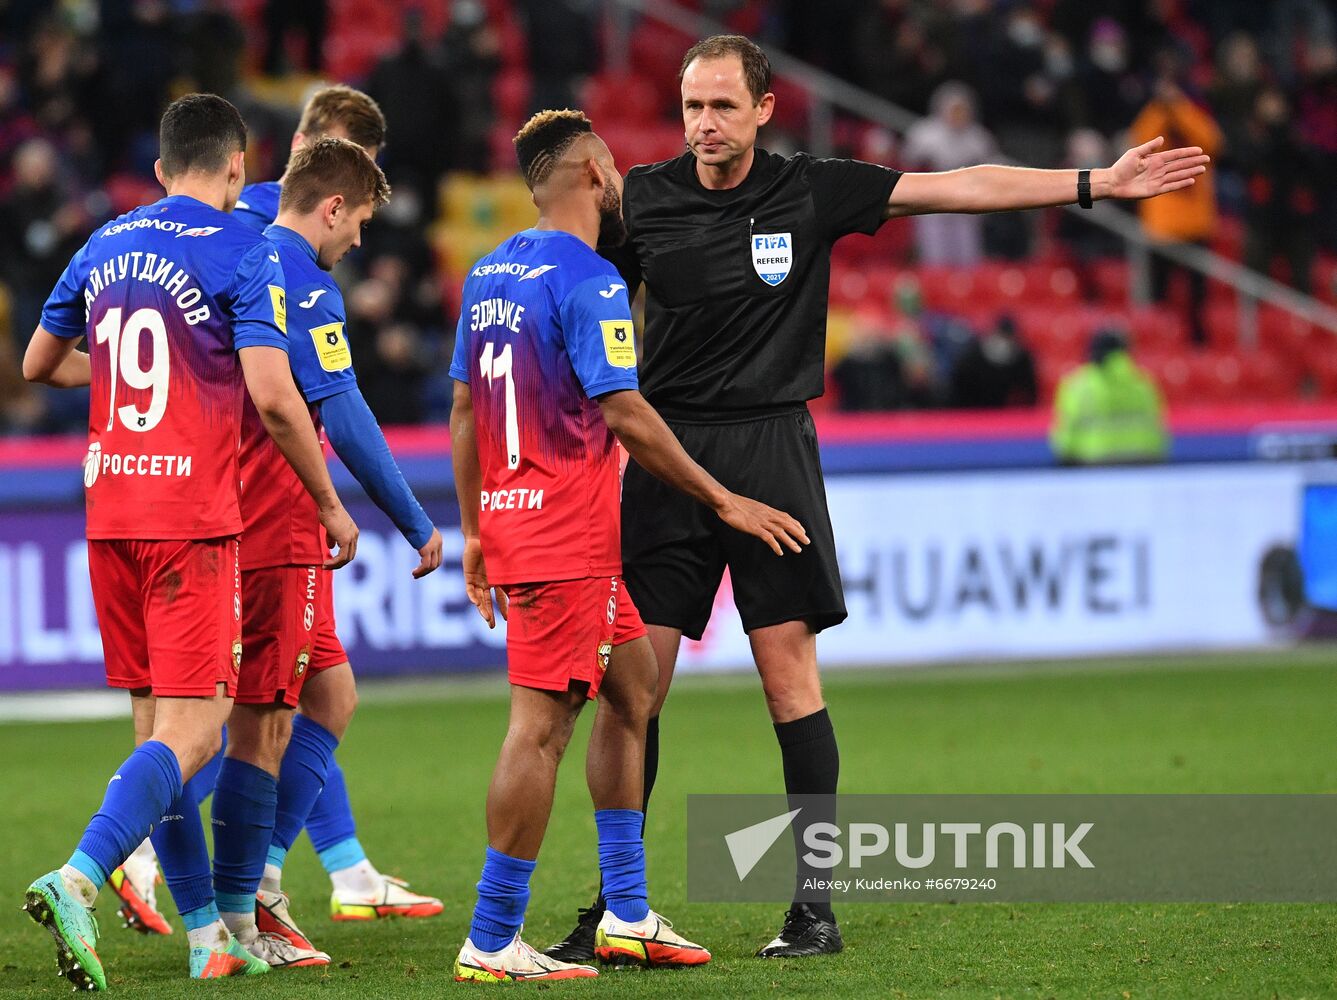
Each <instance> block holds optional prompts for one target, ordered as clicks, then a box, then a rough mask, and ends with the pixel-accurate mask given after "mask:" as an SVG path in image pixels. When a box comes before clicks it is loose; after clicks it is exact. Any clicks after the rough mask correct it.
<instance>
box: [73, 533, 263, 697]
mask: <svg viewBox="0 0 1337 1000" xmlns="http://www.w3.org/2000/svg"><path fill="white" fill-rule="evenodd" d="M238 553H239V549H238V546H237V539H236V537H235V536H233V537H230V538H208V539H184V540H172V541H142V540H138V539H113V540H104V539H93V540H90V541H89V543H88V577H89V580H90V581H91V583H92V585H93V606H94V607H95V608H96V609H97V617H98V625H99V628H100V629H101V632H102V652H103V659H104V661H105V662H106V667H107V684H108V685H109V686H111V687H116V688H130V689H132V690H133V689H136V688H152V689H153V693H154V694H155V695H157V696H159V697H165V698H201V697H212V696H213V695H214V694H216V693H217V690H218V685H219V684H226V685H227V693H228V694H229V695H232V694H234V693H235V692H236V689H237V669H238V665H239V664H240V662H241V652H242V645H241V570H240V568H239V567H240V563H239V562H238Z"/></svg>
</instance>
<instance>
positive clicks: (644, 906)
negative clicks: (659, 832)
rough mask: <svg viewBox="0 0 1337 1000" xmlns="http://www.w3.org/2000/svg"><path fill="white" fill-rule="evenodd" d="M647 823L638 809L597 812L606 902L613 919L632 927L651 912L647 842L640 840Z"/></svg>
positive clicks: (599, 810)
mask: <svg viewBox="0 0 1337 1000" xmlns="http://www.w3.org/2000/svg"><path fill="white" fill-rule="evenodd" d="M644 819H645V814H644V813H643V812H641V811H640V810H639V809H596V810H595V811H594V825H595V826H596V827H597V828H598V830H599V874H600V876H601V877H602V879H603V897H604V900H605V901H606V902H607V904H608V908H609V909H610V910H612V911H613V916H615V917H617V918H618V919H619V920H625V921H627V922H628V923H633V924H634V923H636V922H638V921H641V920H644V919H645V915H646V914H647V913H649V912H650V904H649V903H648V902H647V901H646V889H645V841H644V840H642V839H641V827H642V825H643V824H644Z"/></svg>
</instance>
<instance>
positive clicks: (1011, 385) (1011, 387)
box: [950, 315, 1039, 410]
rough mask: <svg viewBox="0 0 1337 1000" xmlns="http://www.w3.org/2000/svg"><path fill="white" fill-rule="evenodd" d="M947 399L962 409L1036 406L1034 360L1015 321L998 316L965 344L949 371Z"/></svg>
mask: <svg viewBox="0 0 1337 1000" xmlns="http://www.w3.org/2000/svg"><path fill="white" fill-rule="evenodd" d="M950 398H951V405H952V406H956V407H960V408H961V409H965V410H1001V409H1004V408H1006V407H1011V406H1034V405H1035V403H1036V400H1037V399H1038V398H1039V393H1038V391H1037V389H1036V381H1035V358H1034V356H1033V355H1032V354H1031V352H1030V349H1029V348H1028V347H1027V346H1026V345H1025V344H1023V343H1022V342H1021V336H1020V334H1019V333H1018V331H1017V321H1016V320H1015V319H1013V318H1012V317H1011V316H1007V315H1003V316H1000V317H998V320H997V322H996V323H995V324H994V326H993V328H992V329H991V330H988V331H987V332H985V333H984V334H982V335H981V336H979V337H976V338H974V339H973V340H971V341H970V342H969V343H967V344H966V346H965V348H964V349H963V350H962V352H961V354H960V356H958V357H957V359H956V367H955V368H953V369H952V386H951V397H950Z"/></svg>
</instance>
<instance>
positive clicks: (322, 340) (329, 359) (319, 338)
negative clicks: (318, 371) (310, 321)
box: [309, 323, 353, 372]
mask: <svg viewBox="0 0 1337 1000" xmlns="http://www.w3.org/2000/svg"><path fill="white" fill-rule="evenodd" d="M309 332H310V334H311V341H312V343H314V344H315V345H316V357H318V358H320V367H322V368H324V369H325V370H326V371H327V372H341V371H343V370H344V369H345V368H349V367H352V364H353V355H352V352H350V351H349V350H348V341H347V340H346V339H345V338H344V325H343V324H342V323H326V324H325V325H324V326H316V327H312V328H311V330H310V331H309Z"/></svg>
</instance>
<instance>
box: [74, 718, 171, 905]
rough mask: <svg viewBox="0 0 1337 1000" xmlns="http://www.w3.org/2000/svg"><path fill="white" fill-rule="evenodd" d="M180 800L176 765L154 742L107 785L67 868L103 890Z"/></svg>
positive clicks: (127, 761)
mask: <svg viewBox="0 0 1337 1000" xmlns="http://www.w3.org/2000/svg"><path fill="white" fill-rule="evenodd" d="M180 794H181V765H180V764H179V763H178V762H177V759H176V754H175V753H173V752H172V749H171V747H169V746H168V745H167V744H166V743H159V742H158V741H157V740H149V741H148V742H147V743H145V744H143V745H142V746H139V747H136V748H135V752H134V753H132V754H131V755H130V756H129V757H127V758H126V759H125V763H124V764H122V765H121V766H120V767H119V768H118V769H117V771H116V774H115V775H113V776H112V779H111V781H109V782H108V783H107V792H106V795H105V796H104V797H103V799H102V808H101V809H99V810H98V811H97V814H96V815H94V817H93V818H92V820H90V821H89V824H88V829H86V830H85V831H84V835H83V837H82V838H81V839H80V841H79V848H78V850H76V851H75V852H74V855H73V856H72V857H71V858H70V861H69V863H70V864H71V865H72V866H73V867H75V868H77V869H78V870H79V871H81V872H83V874H84V875H86V876H88V879H89V881H91V882H92V883H93V885H94V886H96V887H97V888H99V889H100V888H102V886H103V885H104V884H105V883H106V881H107V876H108V875H110V874H111V873H112V872H113V871H115V870H116V869H117V868H119V867H120V865H121V862H123V861H124V860H125V859H126V858H128V857H129V856H130V852H131V851H133V850H134V849H135V848H136V847H138V846H139V845H140V844H141V843H142V842H143V840H144V838H145V837H147V836H148V835H149V832H150V831H151V830H152V829H153V827H154V826H155V825H156V824H157V823H158V821H159V820H160V819H161V818H162V814H163V813H164V812H166V811H167V807H168V806H169V805H171V804H172V800H173V799H175V798H176V797H177V796H179V795H180Z"/></svg>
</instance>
